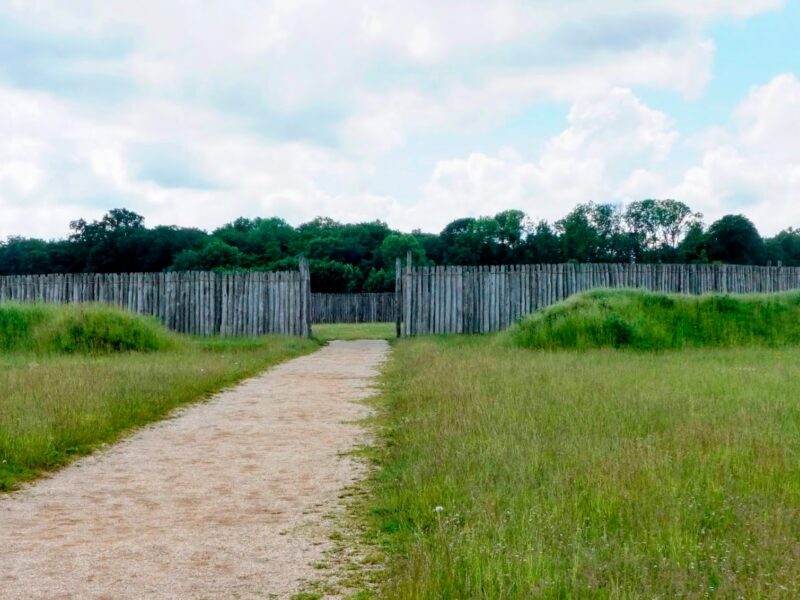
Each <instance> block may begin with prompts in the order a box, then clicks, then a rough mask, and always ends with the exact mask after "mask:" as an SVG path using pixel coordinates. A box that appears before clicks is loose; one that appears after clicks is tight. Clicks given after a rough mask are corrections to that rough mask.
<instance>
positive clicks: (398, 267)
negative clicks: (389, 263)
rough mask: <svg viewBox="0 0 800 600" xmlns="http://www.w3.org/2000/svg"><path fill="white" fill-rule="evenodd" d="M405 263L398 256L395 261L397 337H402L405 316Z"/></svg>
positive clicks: (395, 324)
mask: <svg viewBox="0 0 800 600" xmlns="http://www.w3.org/2000/svg"><path fill="white" fill-rule="evenodd" d="M402 270H403V261H401V260H400V257H399V256H398V257H397V259H395V261H394V306H395V308H394V320H395V323H394V328H395V333H396V334H397V337H400V333H401V329H402V325H401V323H402V321H403V314H402V312H401V311H402V307H403V275H402Z"/></svg>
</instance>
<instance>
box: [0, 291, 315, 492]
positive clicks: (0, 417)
mask: <svg viewBox="0 0 800 600" xmlns="http://www.w3.org/2000/svg"><path fill="white" fill-rule="evenodd" d="M317 347H318V344H317V343H315V342H313V341H310V340H302V339H298V338H287V337H264V338H257V339H225V338H212V339H207V340H203V339H195V338H187V337H183V336H178V335H174V334H171V333H169V332H167V331H166V330H164V329H163V328H162V327H161V326H160V325H159V324H158V323H157V322H156V321H154V320H150V319H146V318H142V317H137V316H133V315H130V314H127V313H123V312H121V311H117V310H114V309H110V308H105V307H100V306H85V307H75V306H67V307H44V306H13V305H3V306H0V490H9V489H12V488H13V487H14V486H16V485H17V484H18V483H19V482H21V481H24V480H28V479H32V478H34V477H36V476H38V475H40V474H41V473H43V472H45V471H48V470H52V469H55V468H58V467H60V466H62V465H64V464H66V463H68V462H69V461H70V460H72V459H73V458H75V457H76V456H80V455H82V454H86V453H87V452H90V451H91V450H92V449H94V448H96V447H97V446H99V445H101V444H103V443H108V442H112V441H114V440H115V439H117V438H118V437H119V436H120V435H122V434H124V433H125V432H126V431H128V430H130V429H131V428H133V427H136V426H140V425H143V424H145V423H148V422H150V421H153V420H156V419H159V418H162V417H163V416H165V415H166V414H167V413H168V412H169V411H170V410H172V409H173V408H175V407H177V406H180V405H182V404H186V403H188V402H192V401H196V400H198V399H201V398H204V397H206V396H207V395H208V394H210V393H212V392H215V391H217V390H219V389H221V388H223V387H225V386H227V385H230V384H232V383H235V382H236V381H238V380H240V379H242V378H245V377H248V376H250V375H254V374H256V373H257V372H259V371H261V370H263V369H265V368H267V367H269V366H271V365H273V364H275V363H278V362H280V361H282V360H285V359H288V358H291V357H294V356H298V355H300V354H303V353H306V352H310V351H312V350H314V349H315V348H317Z"/></svg>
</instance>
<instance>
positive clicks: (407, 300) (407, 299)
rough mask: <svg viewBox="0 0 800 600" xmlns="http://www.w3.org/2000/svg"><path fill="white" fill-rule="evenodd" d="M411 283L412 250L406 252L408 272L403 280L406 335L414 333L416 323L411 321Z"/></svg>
mask: <svg viewBox="0 0 800 600" xmlns="http://www.w3.org/2000/svg"><path fill="white" fill-rule="evenodd" d="M413 287H414V286H413V285H412V284H411V251H410V250H409V251H408V253H407V254H406V274H405V281H404V282H403V323H404V325H405V332H404V335H405V336H406V337H408V336H410V335H413V334H414V324H413V323H412V322H411V308H412V307H411V304H412V299H411V294H412V292H413Z"/></svg>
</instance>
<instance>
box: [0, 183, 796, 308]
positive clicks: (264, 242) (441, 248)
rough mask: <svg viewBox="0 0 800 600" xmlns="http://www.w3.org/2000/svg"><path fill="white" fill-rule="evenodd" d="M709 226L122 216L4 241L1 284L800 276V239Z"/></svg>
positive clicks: (594, 208) (584, 212) (661, 203)
mask: <svg viewBox="0 0 800 600" xmlns="http://www.w3.org/2000/svg"><path fill="white" fill-rule="evenodd" d="M701 219H702V215H700V214H699V213H695V212H692V210H691V209H690V208H689V206H687V205H686V204H684V203H682V202H680V201H678V200H672V199H664V200H659V199H646V200H641V201H637V202H632V203H631V204H629V205H628V206H627V207H625V208H624V209H623V207H621V206H619V205H615V204H609V203H605V204H603V203H600V204H598V203H587V204H580V205H578V206H577V207H575V208H574V209H573V210H572V211H571V212H570V213H569V214H567V215H566V216H565V217H564V218H563V219H560V220H558V221H556V222H554V223H548V222H547V221H538V222H534V221H532V220H531V219H530V218H529V217H528V216H527V215H526V214H525V213H523V212H522V211H520V210H506V211H502V212H500V213H497V214H496V215H494V216H483V217H477V218H473V217H468V218H462V219H456V220H455V221H453V222H451V223H449V224H448V225H447V226H446V227H445V228H444V229H443V230H442V231H441V232H440V233H438V234H436V233H424V232H422V231H419V230H415V231H413V232H411V233H401V232H398V231H393V230H392V229H390V228H389V226H388V225H386V223H382V222H380V221H373V222H368V223H339V222H337V221H334V220H333V219H329V218H323V217H319V218H316V219H314V220H312V221H309V222H308V223H303V224H301V225H299V226H297V227H293V226H291V225H289V224H288V223H287V222H286V221H284V220H282V219H279V218H274V217H273V218H255V219H248V218H239V219H236V220H235V221H233V222H231V223H228V224H225V225H223V226H222V227H219V228H218V229H216V230H214V231H212V232H211V233H207V232H204V231H201V230H198V229H191V228H181V227H168V226H158V227H153V228H148V227H147V226H146V225H145V221H144V217H142V216H141V215H138V214H136V213H134V212H132V211H130V210H127V209H113V210H111V211H109V212H108V214H106V215H105V216H104V217H103V218H102V219H100V220H97V221H92V222H88V221H86V220H84V219H78V220H76V221H73V222H72V223H71V224H70V230H71V234H70V236H69V238H68V239H65V240H54V241H44V240H37V239H26V238H20V237H12V238H9V239H8V240H7V241H5V242H0V275H16V274H33V273H79V272H89V273H92V272H95V273H96V272H148V271H151V272H152V271H163V270H167V269H170V270H176V271H187V270H232V269H254V270H268V271H274V270H285V269H293V268H296V267H297V257H298V256H300V255H305V256H306V257H307V258H308V259H309V261H310V265H311V272H312V289H313V291H315V292H353V291H369V292H381V291H391V290H392V289H393V288H394V280H395V272H394V271H395V261H396V259H397V258H401V259H403V260H405V257H406V255H407V253H408V252H411V255H412V257H413V260H414V262H415V264H418V265H420V264H422V265H427V264H435V265H449V264H452V265H460V264H478V265H495V264H509V263H527V264H534V263H558V262H568V261H578V262H630V261H637V262H681V263H705V262H710V261H722V262H730V263H744V264H765V263H767V262H771V263H773V264H777V263H778V262H781V263H783V264H785V265H787V266H789V265H793V266H794V265H800V231H798V230H795V229H787V230H786V231H784V232H782V233H780V234H778V235H777V236H775V237H774V238H771V239H768V240H762V238H761V236H760V235H759V233H758V231H757V230H756V229H755V227H754V226H753V224H752V223H751V222H750V221H749V220H747V219H746V218H745V217H743V216H741V215H728V216H726V217H723V218H722V219H720V220H719V221H717V222H716V223H714V224H712V225H711V226H710V227H709V228H708V229H707V230H706V228H705V227H704V225H703V223H702V220H701Z"/></svg>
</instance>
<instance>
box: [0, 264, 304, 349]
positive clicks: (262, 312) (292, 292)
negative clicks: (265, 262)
mask: <svg viewBox="0 0 800 600" xmlns="http://www.w3.org/2000/svg"><path fill="white" fill-rule="evenodd" d="M310 290H311V279H310V276H309V271H308V263H307V262H306V261H305V260H303V259H301V260H300V270H299V271H287V272H279V273H264V272H230V273H213V272H174V273H118V274H116V273H115V274H95V273H81V274H64V275H18V276H10V277H0V302H12V301H13V302H48V303H56V304H63V303H72V302H100V303H105V304H110V305H113V306H117V307H120V308H123V309H126V310H129V311H132V312H136V313H139V314H143V315H150V316H154V317H157V318H158V319H160V320H161V322H162V323H163V324H164V325H165V326H166V327H168V328H169V329H172V330H174V331H177V332H180V333H188V334H194V335H215V334H220V335H231V336H246V335H263V334H267V333H278V334H284V335H298V336H310V335H311V291H310Z"/></svg>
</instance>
